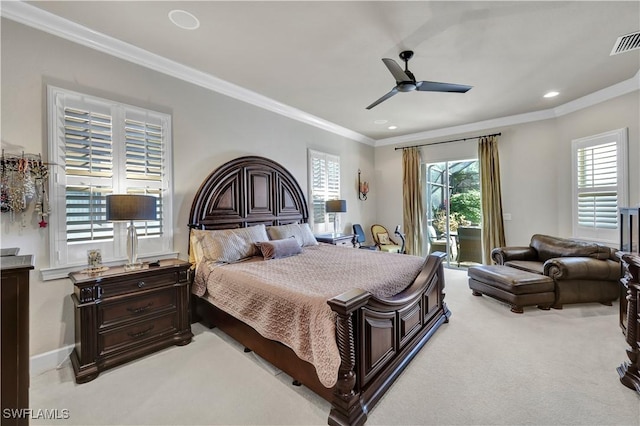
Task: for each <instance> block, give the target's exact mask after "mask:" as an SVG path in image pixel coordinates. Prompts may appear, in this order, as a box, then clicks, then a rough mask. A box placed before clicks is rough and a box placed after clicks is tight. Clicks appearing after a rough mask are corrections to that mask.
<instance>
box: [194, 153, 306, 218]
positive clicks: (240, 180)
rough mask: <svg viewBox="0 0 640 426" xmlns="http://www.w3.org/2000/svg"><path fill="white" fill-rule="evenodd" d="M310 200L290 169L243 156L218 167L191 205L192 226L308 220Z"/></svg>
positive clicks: (254, 157) (257, 158) (201, 187)
mask: <svg viewBox="0 0 640 426" xmlns="http://www.w3.org/2000/svg"><path fill="white" fill-rule="evenodd" d="M308 218H309V213H308V207H307V202H306V200H305V197H304V193H303V192H302V189H301V188H300V185H299V184H298V182H297V181H296V180H295V178H294V177H293V176H292V175H291V173H289V171H288V170H287V169H285V168H284V167H282V166H281V165H280V164H278V163H276V162H275V161H272V160H269V159H268V158H264V157H257V156H247V157H239V158H236V159H235V160H231V161H229V162H228V163H225V164H223V165H222V166H220V167H218V168H217V169H216V170H214V171H213V172H212V173H211V174H210V175H209V176H208V177H207V178H206V179H205V181H204V182H203V183H202V185H201V186H200V189H198V192H197V193H196V196H195V198H194V200H193V204H192V205H191V213H190V214H189V227H190V228H198V229H227V228H243V227H247V226H251V225H258V224H265V225H267V226H269V225H284V224H287V223H296V222H299V223H302V222H307V220H308Z"/></svg>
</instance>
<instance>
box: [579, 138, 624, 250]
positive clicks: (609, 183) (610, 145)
mask: <svg viewBox="0 0 640 426" xmlns="http://www.w3.org/2000/svg"><path fill="white" fill-rule="evenodd" d="M571 147H572V158H573V168H572V171H573V173H572V174H573V235H574V237H576V238H582V239H588V240H594V241H600V242H603V243H613V244H615V243H616V242H617V240H618V238H619V231H618V229H619V228H618V226H619V224H618V208H619V207H621V206H624V205H626V202H627V192H626V191H627V180H628V177H627V163H626V161H627V158H628V157H627V130H626V129H619V130H615V131H611V132H607V133H602V134H600V135H595V136H589V137H586V138H581V139H576V140H574V141H572V146H571Z"/></svg>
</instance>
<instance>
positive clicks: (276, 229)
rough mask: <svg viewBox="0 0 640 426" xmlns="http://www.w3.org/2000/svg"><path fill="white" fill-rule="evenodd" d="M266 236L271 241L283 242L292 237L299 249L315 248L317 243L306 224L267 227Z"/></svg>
mask: <svg viewBox="0 0 640 426" xmlns="http://www.w3.org/2000/svg"><path fill="white" fill-rule="evenodd" d="M267 234H269V238H271V239H272V240H284V239H285V238H291V237H294V238H295V239H296V241H298V244H300V247H307V246H317V245H318V241H317V240H316V237H314V236H313V232H311V228H310V227H309V224H308V223H290V224H288V225H279V226H269V227H268V228H267Z"/></svg>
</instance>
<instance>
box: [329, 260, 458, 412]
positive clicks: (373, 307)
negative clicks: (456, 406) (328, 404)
mask: <svg viewBox="0 0 640 426" xmlns="http://www.w3.org/2000/svg"><path fill="white" fill-rule="evenodd" d="M445 256H446V255H445V254H444V253H439V252H436V253H433V254H431V255H429V256H428V257H427V258H426V260H425V263H424V265H423V268H422V270H421V272H420V273H419V274H418V276H417V277H416V279H415V280H414V282H413V283H412V284H411V285H410V286H409V287H408V288H407V289H405V290H404V291H402V292H401V293H399V294H397V295H396V296H394V297H391V298H388V299H379V298H376V297H374V296H372V295H371V294H370V293H368V292H365V291H362V290H352V291H349V292H346V293H344V294H341V295H340V296H337V297H334V298H332V299H331V300H329V301H328V303H329V305H330V306H331V309H332V310H333V311H334V312H335V313H336V341H337V343H338V349H339V351H340V359H341V365H340V370H339V373H338V382H337V384H336V385H335V387H334V390H333V399H332V409H331V413H330V414H329V424H332V425H361V424H363V423H364V422H365V421H366V419H367V413H368V412H369V410H371V408H373V406H374V405H375V404H376V403H377V402H378V401H379V400H380V398H381V397H382V396H383V395H384V393H385V392H386V391H387V389H388V388H389V387H390V386H391V384H392V383H393V382H394V380H395V379H396V378H397V377H398V376H399V375H400V373H401V372H402V371H403V370H404V368H405V367H406V366H407V364H408V363H409V362H410V361H411V359H412V358H413V357H414V356H415V355H416V353H417V352H418V351H419V350H420V348H422V346H423V345H424V344H425V343H426V342H427V340H429V338H430V337H431V336H432V335H433V333H434V332H435V330H436V329H437V328H438V327H439V326H440V325H442V324H443V323H445V322H448V319H449V316H451V312H450V311H449V309H448V308H447V306H446V304H445V303H444V291H443V290H444V268H443V263H442V262H443V259H444V258H445Z"/></svg>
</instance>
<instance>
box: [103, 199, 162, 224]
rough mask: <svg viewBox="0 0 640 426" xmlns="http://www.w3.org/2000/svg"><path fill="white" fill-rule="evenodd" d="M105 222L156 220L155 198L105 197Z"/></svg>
mask: <svg viewBox="0 0 640 426" xmlns="http://www.w3.org/2000/svg"><path fill="white" fill-rule="evenodd" d="M107 220H110V221H118V220H156V197H153V196H151V195H133V194H123V195H107Z"/></svg>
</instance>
